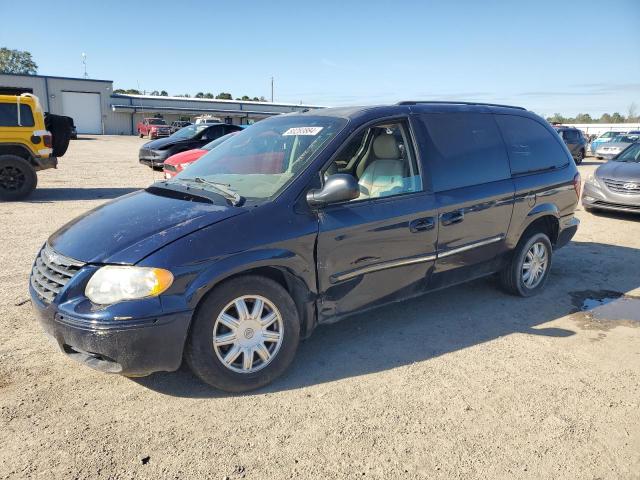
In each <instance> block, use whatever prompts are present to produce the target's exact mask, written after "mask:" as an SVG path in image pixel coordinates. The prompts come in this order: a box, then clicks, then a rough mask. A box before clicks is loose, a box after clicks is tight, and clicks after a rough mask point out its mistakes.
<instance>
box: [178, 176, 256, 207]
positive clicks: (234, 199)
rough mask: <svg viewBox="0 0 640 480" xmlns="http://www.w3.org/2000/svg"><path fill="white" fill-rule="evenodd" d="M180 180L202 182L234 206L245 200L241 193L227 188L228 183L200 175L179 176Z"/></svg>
mask: <svg viewBox="0 0 640 480" xmlns="http://www.w3.org/2000/svg"><path fill="white" fill-rule="evenodd" d="M180 180H183V181H186V182H195V183H202V184H204V185H207V186H209V187H212V188H213V189H214V190H216V191H217V192H218V193H220V194H221V195H222V196H223V197H225V198H226V199H227V200H230V201H231V203H232V204H233V206H234V207H237V206H240V205H242V204H243V203H244V202H245V198H244V197H243V196H242V195H240V194H239V193H238V192H235V191H233V190H231V189H230V188H229V187H230V185H228V184H226V183H219V182H212V181H210V180H207V179H206V178H202V177H195V178H181V179H180Z"/></svg>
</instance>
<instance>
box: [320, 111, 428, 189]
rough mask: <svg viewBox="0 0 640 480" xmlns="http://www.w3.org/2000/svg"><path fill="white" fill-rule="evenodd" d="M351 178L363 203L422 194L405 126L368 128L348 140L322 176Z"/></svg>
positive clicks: (396, 124) (390, 125)
mask: <svg viewBox="0 0 640 480" xmlns="http://www.w3.org/2000/svg"><path fill="white" fill-rule="evenodd" d="M336 173H347V174H349V175H353V176H354V177H355V178H356V180H357V181H358V186H359V189H360V196H359V197H358V198H356V199H355V200H352V201H358V200H362V199H370V198H379V197H389V196H392V195H400V194H404V193H411V192H418V191H421V190H422V179H421V178H420V172H419V171H418V167H417V164H416V160H415V156H414V155H413V149H412V148H411V142H410V136H409V131H408V129H407V126H406V123H405V122H392V123H383V124H378V125H374V126H372V127H368V128H366V129H364V130H362V131H361V132H359V133H358V134H357V135H356V136H355V137H354V138H352V139H351V141H350V142H349V143H347V144H346V145H345V146H344V147H343V148H342V149H341V150H340V151H339V153H338V154H337V155H336V157H335V159H334V161H333V162H332V163H331V164H330V165H329V166H328V167H327V169H326V170H325V172H324V178H325V180H326V179H327V178H328V177H329V176H330V175H334V174H336Z"/></svg>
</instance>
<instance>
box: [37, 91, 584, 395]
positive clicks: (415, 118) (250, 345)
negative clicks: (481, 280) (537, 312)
mask: <svg viewBox="0 0 640 480" xmlns="http://www.w3.org/2000/svg"><path fill="white" fill-rule="evenodd" d="M187 128H191V127H187ZM579 192H580V175H579V174H578V171H577V169H576V166H575V163H574V162H573V159H572V157H571V154H570V152H569V151H568V149H567V147H566V145H565V144H564V143H563V142H562V140H561V139H560V138H559V136H558V135H557V134H556V132H555V131H554V130H553V129H552V128H551V126H550V125H549V124H548V123H547V122H546V121H545V120H543V119H542V118H540V117H538V116H537V115H535V114H533V113H531V112H528V111H526V110H524V109H522V108H518V107H506V106H495V105H487V104H455V103H451V104H443V103H439V102H434V103H429V102H425V103H423V102H402V103H400V104H397V105H391V106H378V107H354V108H346V107H345V108H327V109H322V110H313V111H309V112H306V113H303V112H300V113H291V114H288V115H281V116H280V115H279V116H274V117H272V118H269V119H266V120H263V121H261V122H259V123H257V124H255V125H253V126H252V127H251V128H248V129H246V130H244V131H242V132H240V133H239V134H237V135H235V136H233V137H232V138H230V139H229V140H227V141H225V142H224V143H223V144H222V145H219V146H218V147H216V148H215V149H213V150H212V151H211V152H209V153H208V154H207V155H206V156H204V157H202V158H201V159H200V160H199V161H198V162H196V163H195V164H193V165H191V166H190V167H189V168H188V169H186V170H185V171H183V172H182V173H180V174H178V175H177V176H176V177H175V178H173V179H171V180H163V181H161V182H158V183H155V184H153V185H151V186H150V187H148V188H147V189H145V190H140V191H138V192H136V193H132V194H129V195H126V196H124V197H121V198H119V199H117V200H115V201H112V202H108V203H106V204H103V205H101V206H99V207H98V208H96V209H94V210H91V211H90V212H87V213H85V214H84V215H82V216H80V217H78V218H76V219H75V220H73V221H72V222H71V223H68V224H67V225H65V226H64V227H63V228H61V229H60V230H58V231H57V232H56V233H54V234H53V235H51V236H50V237H49V239H48V240H47V242H46V244H45V245H44V246H43V248H42V250H41V251H40V253H39V254H38V256H37V258H36V260H35V263H34V267H33V271H32V273H31V279H30V287H29V290H30V294H31V299H32V302H33V305H34V306H35V312H36V314H37V318H38V319H39V322H40V324H41V326H42V327H43V328H44V330H45V331H46V332H47V333H48V334H49V335H50V336H51V337H53V338H54V339H55V340H56V342H57V343H58V345H59V346H60V348H61V350H62V351H63V352H64V353H65V354H66V355H68V356H70V357H71V358H74V359H77V360H79V361H81V362H84V363H86V364H87V365H89V366H91V367H93V368H96V369H98V370H101V371H104V372H116V373H121V374H125V375H146V374H149V373H151V372H155V371H173V370H176V369H177V368H178V367H179V366H180V364H181V363H182V361H183V358H184V359H185V360H186V362H187V364H188V365H189V366H190V367H191V369H192V370H193V371H194V372H195V373H196V375H198V376H199V377H200V378H201V379H202V380H204V381H205V382H207V383H209V384H210V385H213V386H215V387H217V388H220V389H223V390H228V391H234V392H239V391H245V390H250V389H254V388H258V387H261V386H263V385H265V384H267V383H269V382H271V381H272V380H273V379H274V378H276V377H277V376H278V375H280V374H281V373H282V372H283V371H284V370H285V369H286V368H287V367H288V366H289V364H290V363H291V362H292V360H293V358H294V355H295V352H296V349H297V347H298V343H299V341H300V339H301V338H306V337H308V336H309V335H310V334H311V333H312V331H313V330H314V328H315V327H316V325H318V324H322V323H328V322H334V321H336V320H337V319H340V318H343V317H345V316H348V315H351V314H353V313H355V312H359V311H362V310H365V309H369V308H372V307H374V306H378V305H382V304H385V303H389V302H396V301H400V300H403V299H406V298H409V297H413V296H415V295H420V294H423V293H425V292H427V291H431V290H434V289H439V288H443V287H446V286H449V285H454V284H457V283H460V282H465V281H468V280H471V279H474V278H478V277H483V276H486V275H491V274H493V273H498V274H499V278H500V281H501V284H502V286H503V287H504V288H505V289H506V290H507V291H508V292H510V293H512V294H515V295H519V296H524V297H528V296H531V295H535V294H537V293H539V292H540V291H541V290H542V289H543V288H544V286H545V284H546V282H547V280H548V278H549V271H550V267H551V261H552V256H553V255H554V254H555V252H556V250H557V249H558V248H560V247H562V246H563V245H565V244H566V243H567V242H569V240H570V239H571V238H572V237H573V235H574V234H575V232H576V230H577V228H578V224H579V222H578V220H577V218H575V217H574V209H575V207H576V205H577V203H578V197H579ZM54 271H55V272H57V273H56V275H55V276H52V275H51V272H54ZM559 274H561V272H559ZM49 277H52V278H53V279H50V278H49ZM485 301H487V302H490V301H492V300H491V299H490V298H486V299H485ZM495 301H496V302H498V299H495ZM425 314H427V315H428V312H425ZM397 320H398V321H400V322H401V319H397ZM425 341H426V342H428V339H426V340H425Z"/></svg>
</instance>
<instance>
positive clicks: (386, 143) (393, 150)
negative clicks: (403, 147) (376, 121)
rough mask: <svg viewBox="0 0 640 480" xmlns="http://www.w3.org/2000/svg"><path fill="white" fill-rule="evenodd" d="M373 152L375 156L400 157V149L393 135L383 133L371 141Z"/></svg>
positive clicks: (385, 158)
mask: <svg viewBox="0 0 640 480" xmlns="http://www.w3.org/2000/svg"><path fill="white" fill-rule="evenodd" d="M373 154H374V155H375V156H376V158H379V159H384V160H392V159H396V158H400V149H399V148H398V144H397V143H396V139H395V137H394V136H393V135H389V134H386V133H383V134H382V135H378V136H377V137H376V139H375V140H374V141H373Z"/></svg>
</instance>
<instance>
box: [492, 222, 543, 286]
mask: <svg viewBox="0 0 640 480" xmlns="http://www.w3.org/2000/svg"><path fill="white" fill-rule="evenodd" d="M552 254H553V248H552V246H551V242H550V241H549V237H548V236H547V235H546V234H544V233H534V234H533V235H531V236H529V237H528V238H526V239H523V240H521V241H520V242H519V243H518V246H517V247H516V250H515V252H514V254H513V257H512V258H511V261H510V262H509V264H508V265H507V266H506V267H505V268H504V269H503V270H502V272H500V283H501V284H502V286H503V288H504V289H505V290H506V291H507V292H508V293H511V294H512V295H518V296H520V297H531V296H533V295H537V294H538V293H540V292H541V291H542V290H543V289H544V286H545V284H546V283H547V279H548V278H549V271H550V270H551V257H552Z"/></svg>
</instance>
